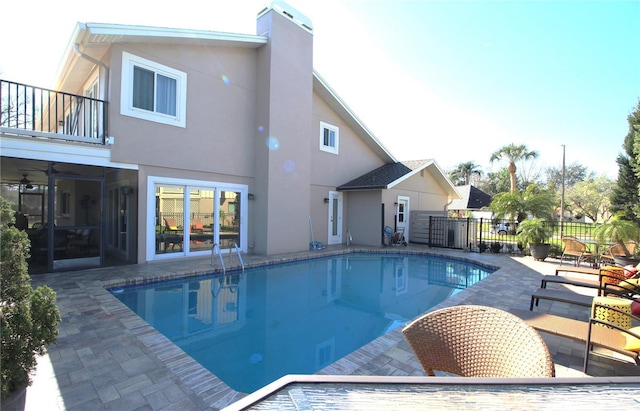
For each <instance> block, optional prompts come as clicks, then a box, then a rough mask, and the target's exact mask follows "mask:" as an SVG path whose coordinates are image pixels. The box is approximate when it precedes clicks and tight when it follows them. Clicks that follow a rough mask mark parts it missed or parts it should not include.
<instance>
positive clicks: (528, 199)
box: [489, 184, 556, 222]
mask: <svg viewBox="0 0 640 411" xmlns="http://www.w3.org/2000/svg"><path fill="white" fill-rule="evenodd" d="M555 204H556V203H555V196H554V193H552V192H551V191H548V190H542V189H540V186H538V185H537V184H531V185H529V187H527V188H526V189H525V190H524V192H522V193H521V192H518V191H515V192H511V191H508V192H503V193H500V194H497V195H495V196H494V197H493V200H492V201H491V205H490V206H489V208H490V209H491V210H492V211H493V212H494V214H495V216H496V218H510V219H515V220H516V221H518V222H521V221H523V220H525V219H526V218H527V216H528V215H529V214H530V215H531V216H533V217H536V218H544V219H547V220H548V221H553V220H554V211H555Z"/></svg>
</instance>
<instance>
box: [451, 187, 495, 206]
mask: <svg viewBox="0 0 640 411" xmlns="http://www.w3.org/2000/svg"><path fill="white" fill-rule="evenodd" d="M456 189H457V190H458V192H459V193H460V196H461V197H462V198H460V199H458V200H453V201H452V202H451V204H450V205H449V207H447V208H448V209H449V210H479V209H481V208H483V207H488V206H489V204H491V200H492V197H491V196H490V195H489V194H487V193H485V192H484V191H482V190H480V189H479V188H476V187H474V186H472V185H471V184H469V185H466V186H457V187H456Z"/></svg>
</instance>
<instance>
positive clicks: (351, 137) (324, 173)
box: [310, 93, 384, 187]
mask: <svg viewBox="0 0 640 411" xmlns="http://www.w3.org/2000/svg"><path fill="white" fill-rule="evenodd" d="M321 121H322V122H325V123H328V124H331V125H333V126H337V127H338V128H339V135H340V139H339V152H338V154H337V155H336V154H333V153H328V152H326V151H322V150H320V122H321ZM310 138H311V144H310V151H311V167H312V168H311V182H312V184H319V185H327V186H334V187H337V186H339V185H342V184H344V183H347V182H348V181H350V180H352V179H354V178H356V177H359V176H361V175H363V174H365V173H368V172H369V171H371V170H373V169H376V168H378V167H380V166H382V165H384V162H383V161H382V159H380V157H378V155H377V154H376V153H374V152H373V150H371V148H369V146H367V145H366V144H365V142H364V141H363V140H362V138H360V136H358V135H357V134H356V133H355V132H354V131H353V130H352V129H351V128H350V127H349V126H348V125H347V124H346V123H345V121H344V120H343V119H341V118H340V116H338V115H337V114H336V113H335V112H334V111H333V110H332V109H331V108H330V107H329V106H328V105H327V103H326V102H324V100H322V99H321V98H320V96H318V94H316V93H314V94H313V114H312V124H311V136H310Z"/></svg>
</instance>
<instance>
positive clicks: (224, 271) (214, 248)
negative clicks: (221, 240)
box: [211, 243, 227, 274]
mask: <svg viewBox="0 0 640 411" xmlns="http://www.w3.org/2000/svg"><path fill="white" fill-rule="evenodd" d="M216 248H217V249H218V257H220V264H221V265H222V273H223V274H226V272H227V269H226V268H225V266H224V260H223V259H222V253H221V252H220V246H219V245H218V243H215V244H214V245H213V246H212V247H211V265H213V253H214V251H216Z"/></svg>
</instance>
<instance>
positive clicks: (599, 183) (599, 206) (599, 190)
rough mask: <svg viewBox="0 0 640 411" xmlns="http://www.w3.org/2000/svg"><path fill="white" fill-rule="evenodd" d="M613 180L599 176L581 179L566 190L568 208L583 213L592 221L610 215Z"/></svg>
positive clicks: (575, 212) (576, 212)
mask: <svg viewBox="0 0 640 411" xmlns="http://www.w3.org/2000/svg"><path fill="white" fill-rule="evenodd" d="M612 186H613V181H611V180H610V179H608V178H607V177H606V176H598V177H595V178H588V179H586V180H585V181H580V182H578V183H576V184H574V185H573V186H572V187H569V188H568V189H567V190H566V191H565V198H566V201H567V206H568V208H569V209H570V210H571V211H573V213H574V214H582V215H585V216H587V217H589V218H590V219H591V220H592V221H600V220H603V219H606V218H608V217H609V208H610V199H609V197H610V195H611V190H612Z"/></svg>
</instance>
